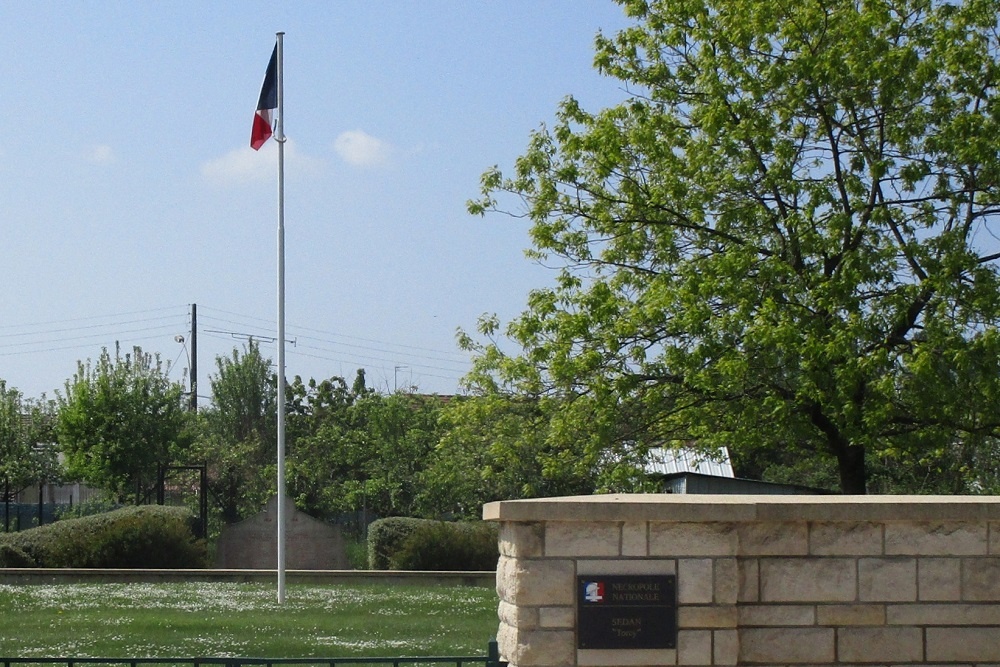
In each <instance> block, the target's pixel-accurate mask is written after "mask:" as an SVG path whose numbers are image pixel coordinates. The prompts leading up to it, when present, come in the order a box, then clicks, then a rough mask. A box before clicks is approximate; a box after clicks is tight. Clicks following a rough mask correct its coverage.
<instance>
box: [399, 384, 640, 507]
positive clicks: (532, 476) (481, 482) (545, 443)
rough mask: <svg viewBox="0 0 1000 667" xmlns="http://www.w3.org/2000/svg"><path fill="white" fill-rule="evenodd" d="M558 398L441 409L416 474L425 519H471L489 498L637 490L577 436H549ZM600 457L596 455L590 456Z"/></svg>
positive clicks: (455, 403)
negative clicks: (432, 443) (435, 435)
mask: <svg viewBox="0 0 1000 667" xmlns="http://www.w3.org/2000/svg"><path fill="white" fill-rule="evenodd" d="M559 408H560V405H559V401H558V399H554V398H549V397H542V398H540V399H537V400H536V399H529V398H524V397H508V396H503V395H499V394H490V395H486V396H470V397H457V398H455V399H453V400H452V401H451V402H449V403H448V405H446V406H445V407H444V408H442V410H441V414H440V417H439V418H438V422H439V429H440V431H441V439H440V441H439V443H438V444H437V446H436V447H435V449H434V451H433V452H432V454H431V457H430V461H429V462H428V464H427V467H426V469H425V470H424V472H423V473H422V474H421V476H420V494H419V498H418V504H419V506H420V512H421V514H423V515H425V516H429V517H445V518H451V517H455V518H463V519H476V518H479V517H480V516H481V514H482V506H483V504H484V503H487V502H491V501H494V500H510V499H518V498H538V497H544V496H558V495H581V494H590V493H594V492H596V491H602V490H608V489H610V488H614V489H615V490H630V491H637V490H640V489H642V488H643V487H642V484H641V481H640V480H638V479H632V480H629V481H628V482H626V481H625V480H622V479H612V478H610V477H609V475H611V474H613V473H616V472H620V468H619V467H617V466H608V465H606V460H605V457H604V456H600V455H599V456H593V455H592V454H593V453H595V452H596V449H595V448H588V447H587V444H586V441H585V440H584V439H583V438H574V439H567V440H565V441H561V440H560V439H559V438H556V437H554V436H555V433H554V428H555V425H556V423H557V422H556V421H555V420H554V413H556V412H558V410H559ZM596 453H598V454H602V453H603V452H596Z"/></svg>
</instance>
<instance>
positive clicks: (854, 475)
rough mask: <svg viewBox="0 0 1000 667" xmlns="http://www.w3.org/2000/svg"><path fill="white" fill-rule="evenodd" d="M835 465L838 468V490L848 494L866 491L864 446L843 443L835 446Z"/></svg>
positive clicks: (866, 478) (866, 477)
mask: <svg viewBox="0 0 1000 667" xmlns="http://www.w3.org/2000/svg"><path fill="white" fill-rule="evenodd" d="M837 467H838V468H839V470H840V491H841V493H844V494H849V495H864V494H865V493H867V492H868V471H867V469H866V468H865V448H864V447H861V446H859V445H845V446H843V447H838V448H837Z"/></svg>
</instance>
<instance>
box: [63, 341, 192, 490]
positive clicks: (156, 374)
mask: <svg viewBox="0 0 1000 667" xmlns="http://www.w3.org/2000/svg"><path fill="white" fill-rule="evenodd" d="M58 403H59V407H58V421H57V435H58V438H59V444H60V446H61V448H62V451H63V453H64V454H65V455H66V464H67V468H68V472H69V474H70V475H72V476H74V477H78V478H81V479H83V480H85V481H86V482H87V483H88V484H90V485H91V486H94V487H96V488H100V489H104V490H106V491H107V492H108V493H110V494H111V495H112V497H114V498H116V499H117V500H119V501H122V500H124V499H125V498H126V497H132V496H133V494H134V496H135V497H137V498H138V499H139V500H140V501H141V500H143V499H145V498H146V497H147V496H148V495H149V494H150V493H151V492H152V490H153V489H154V488H155V485H156V480H157V471H158V467H159V466H162V465H167V464H169V463H170V462H171V461H173V460H174V459H175V458H177V457H178V456H179V455H180V453H181V452H182V451H183V450H184V448H185V447H187V445H188V444H189V442H190V434H189V432H188V430H187V424H188V417H187V413H186V412H185V411H184V405H183V403H182V387H181V385H180V384H178V383H176V382H172V381H171V380H170V379H169V378H168V377H167V371H166V369H165V368H164V366H163V365H162V363H161V362H160V359H159V357H158V356H153V355H149V354H146V353H144V352H143V351H142V350H141V349H140V348H138V347H137V348H134V349H133V351H132V353H131V354H126V355H124V356H122V355H121V354H120V352H119V351H118V350H117V349H116V350H115V356H114V358H112V357H111V355H110V354H109V353H108V351H107V349H105V350H103V351H102V352H101V356H100V357H99V358H98V360H97V363H96V364H92V363H91V362H90V361H88V362H87V363H86V364H83V363H80V364H79V365H78V369H77V372H76V374H75V375H74V377H73V379H72V380H70V381H67V382H66V394H65V396H60V397H59V400H58Z"/></svg>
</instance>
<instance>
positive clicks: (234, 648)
mask: <svg viewBox="0 0 1000 667" xmlns="http://www.w3.org/2000/svg"><path fill="white" fill-rule="evenodd" d="M496 609H497V600H496V593H495V592H494V591H493V590H492V589H488V588H472V587H454V588H452V587H443V586H437V587H420V586H385V585H366V586H346V585H345V586H339V585H338V586H306V585H289V586H288V587H287V588H286V590H285V604H284V605H279V604H278V602H277V592H276V588H275V586H274V585H264V584H230V583H225V584H215V583H189V584H60V585H52V586H0V610H2V611H0V615H2V620H0V657H63V656H69V657H110V658H118V657H137V658H138V657H195V656H206V657H214V656H218V657H230V656H241V657H265V658H279V657H285V658H300V657H345V656H420V655H485V653H486V645H487V642H488V641H489V640H490V639H491V638H492V637H493V636H494V635H495V634H496V630H497V611H496Z"/></svg>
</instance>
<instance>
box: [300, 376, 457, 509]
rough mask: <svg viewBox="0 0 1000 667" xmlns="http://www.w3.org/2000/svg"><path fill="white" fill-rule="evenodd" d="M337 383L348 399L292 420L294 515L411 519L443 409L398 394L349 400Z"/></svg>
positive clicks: (340, 395) (429, 400) (432, 400)
mask: <svg viewBox="0 0 1000 667" xmlns="http://www.w3.org/2000/svg"><path fill="white" fill-rule="evenodd" d="M335 380H337V381H338V382H337V384H339V385H340V386H341V387H342V388H343V389H344V390H345V391H344V392H337V393H336V394H335V395H334V396H335V400H334V401H333V402H330V401H323V402H322V403H319V404H318V405H317V404H315V403H314V404H313V405H311V406H310V408H309V411H308V412H305V411H303V413H302V414H300V415H299V416H298V418H297V419H296V420H295V421H296V422H298V423H297V424H296V427H295V430H296V432H297V433H298V437H297V438H296V439H295V440H294V442H291V443H290V445H289V461H288V471H289V480H288V487H289V490H290V493H291V494H292V496H293V497H294V498H295V500H296V503H297V505H298V507H299V508H301V509H304V510H305V511H307V512H309V513H311V514H313V515H314V516H328V517H329V516H335V515H337V514H340V513H344V512H356V511H364V512H366V513H369V514H374V515H375V516H394V515H407V516H411V515H413V514H415V513H416V511H417V495H418V494H419V492H420V486H419V475H420V473H421V471H422V470H423V469H424V468H425V467H426V465H427V461H428V459H429V458H430V454H431V452H432V451H433V449H434V447H435V445H436V444H437V442H438V439H439V428H438V423H437V416H438V412H439V410H440V407H441V402H440V401H439V400H438V399H437V398H436V397H425V396H417V395H409V394H401V393H400V394H392V395H388V396H383V395H378V394H374V393H371V392H365V393H363V394H360V395H359V394H356V393H354V392H353V391H351V392H349V393H348V392H346V385H343V384H342V383H343V380H340V379H339V378H335ZM328 383H330V384H331V386H333V385H332V383H331V382H330V381H328ZM290 421H291V419H290Z"/></svg>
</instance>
